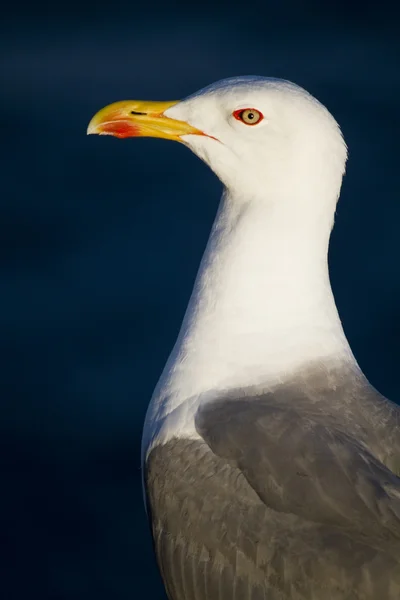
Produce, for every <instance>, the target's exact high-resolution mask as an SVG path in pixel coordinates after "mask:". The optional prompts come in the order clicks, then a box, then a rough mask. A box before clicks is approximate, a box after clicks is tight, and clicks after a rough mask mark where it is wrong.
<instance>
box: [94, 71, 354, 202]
mask: <svg viewBox="0 0 400 600" xmlns="http://www.w3.org/2000/svg"><path fill="white" fill-rule="evenodd" d="M87 133H88V134H99V135H111V136H115V137H118V138H128V137H143V136H148V137H159V138H165V139H169V140H175V141H178V142H181V143H183V144H185V145H186V146H187V147H189V148H190V149H191V150H192V151H193V152H194V153H195V154H197V155H198V156H199V157H200V158H201V159H202V160H203V161H204V162H206V163H207V164H208V165H209V166H210V168H211V169H212V170H213V171H214V172H215V174H216V175H217V176H218V177H219V178H220V180H221V181H222V182H223V183H224V185H225V186H226V188H228V190H230V191H234V192H235V195H236V197H237V198H246V199H249V198H260V197H262V198H263V199H264V201H268V199H272V198H274V199H275V200H277V199H279V197H288V196H290V191H291V190H294V189H296V190H298V191H300V192H301V191H302V190H303V188H304V195H307V189H309V188H310V186H311V187H313V186H314V188H318V190H319V188H321V190H320V191H321V192H326V190H327V189H328V188H329V189H330V190H331V191H332V193H331V194H329V196H330V197H332V198H333V203H334V204H335V203H336V200H337V197H338V195H339V190H340V184H341V180H342V176H343V173H344V169H345V162H346V156H347V151H346V145H345V143H344V141H343V138H342V135H341V132H340V129H339V126H338V124H337V123H336V121H335V119H334V118H333V117H332V115H331V114H330V113H329V111H328V110H327V109H326V108H325V107H324V106H323V105H322V104H321V103H320V102H318V101H317V100H316V99H315V98H314V97H313V96H311V95H310V94H309V93H308V92H306V91H305V90H304V89H302V88H301V87H299V86H297V85H295V84H293V83H291V82H288V81H285V80H281V79H272V78H265V77H252V76H250V77H236V78H230V79H224V80H222V81H219V82H217V83H214V84H212V85H210V86H208V87H206V88H204V89H202V90H200V91H199V92H196V93H195V94H192V95H191V96H188V97H187V98H185V99H183V100H181V101H171V102H147V101H136V100H132V101H131V100H128V101H122V102H115V103H113V104H110V105H109V106H106V107H105V108H103V109H102V110H100V111H99V112H98V113H97V114H95V116H94V117H93V118H92V120H91V121H90V123H89V126H88V130H87ZM299 195H301V193H300V194H299V193H298V194H297V196H299ZM325 195H327V194H325ZM313 196H314V194H313ZM271 201H272V200H271Z"/></svg>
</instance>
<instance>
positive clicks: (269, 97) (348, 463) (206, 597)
mask: <svg viewBox="0 0 400 600" xmlns="http://www.w3.org/2000/svg"><path fill="white" fill-rule="evenodd" d="M88 133H90V134H91V133H96V134H100V135H112V136H116V137H118V138H128V137H139V136H151V137H160V138H166V139H170V140H175V141H179V142H181V143H183V144H184V145H185V146H187V147H188V148H190V150H192V151H193V152H194V153H195V154H197V156H199V157H200V158H201V159H202V160H203V161H204V162H205V163H206V164H207V165H208V166H209V167H210V168H211V169H212V170H213V171H214V173H215V174H216V175H217V177H218V178H219V179H220V180H221V182H222V184H223V193H222V198H221V202H220V205H219V209H218V212H217V216H216V219H215V222H214V225H213V227H212V231H211V234H210V238H209V241H208V244H207V247H206V250H205V253H204V257H203V259H202V262H201V265H200V269H199V272H198V276H197V279H196V282H195V286H194V289H193V293H192V296H191V299H190V302H189V305H188V308H187V311H186V314H185V317H184V320H183V324H182V327H181V330H180V333H179V336H178V338H177V341H176V343H175V346H174V348H173V350H172V353H171V355H170V357H169V360H168V362H167V364H166V366H165V369H164V372H163V373H162V376H161V379H160V381H159V383H158V385H157V387H156V389H155V392H154V395H153V397H152V399H151V402H150V405H149V408H148V412H147V416H146V422H145V427H144V433H143V478H144V489H145V494H146V502H147V511H148V515H149V520H150V524H151V530H152V535H153V540H154V548H155V553H156V556H157V561H158V565H159V569H160V572H161V575H162V578H163V581H164V585H165V589H166V593H167V595H168V598H169V599H170V600H399V598H400V477H399V475H400V435H399V419H400V407H399V406H398V405H396V404H395V403H393V402H391V401H390V400H387V399H386V398H384V397H383V396H382V395H381V394H379V393H378V392H377V391H376V390H375V389H374V388H373V387H372V386H371V385H370V383H369V382H368V381H367V379H366V377H365V376H364V374H363V373H362V371H361V369H360V367H359V365H358V364H357V361H356V359H355V357H354V356H353V353H352V351H351V349H350V346H349V343H348V341H347V339H346V336H345V334H344V331H343V328H342V324H341V321H340V317H339V315H338V311H337V308H336V304H335V300H334V297H333V293H332V290H331V285H330V280H329V271H328V260H327V256H328V245H329V238H330V233H331V230H332V226H333V221H334V215H335V209H336V204H337V200H338V197H339V193H340V187H341V183H342V177H343V174H344V171H345V164H346V159H347V148H346V144H345V142H344V140H343V137H342V134H341V130H340V128H339V126H338V124H337V122H336V121H335V119H334V118H333V116H332V115H331V114H330V112H329V111H328V110H327V109H326V108H325V107H324V106H323V105H322V104H321V103H320V102H319V101H318V100H316V99H315V98H314V97H313V96H312V95H310V94H309V93H308V92H306V91H305V90H304V89H302V88H301V87H299V86H297V85H295V84H293V83H291V82H288V81H285V80H280V79H273V78H265V77H255V76H254V77H253V76H249V77H235V78H230V79H225V80H222V81H219V82H217V83H214V84H212V85H210V86H208V87H206V88H204V89H202V90H201V91H199V92H197V93H195V94H193V95H191V96H189V97H187V98H185V99H184V100H182V101H179V102H142V101H123V102H116V103H114V104H111V105H109V106H107V107H105V108H104V109H102V110H100V111H99V112H98V113H97V114H96V115H95V116H94V117H93V119H92V120H91V122H90V124H89V127H88Z"/></svg>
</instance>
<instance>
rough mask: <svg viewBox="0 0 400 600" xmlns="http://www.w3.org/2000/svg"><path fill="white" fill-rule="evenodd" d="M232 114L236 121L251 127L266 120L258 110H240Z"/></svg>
mask: <svg viewBox="0 0 400 600" xmlns="http://www.w3.org/2000/svg"><path fill="white" fill-rule="evenodd" d="M232 114H233V116H234V117H235V119H237V120H238V121H241V122H242V123H244V124H245V125H250V127H252V126H254V125H258V124H259V123H261V121H262V120H263V118H264V115H263V114H262V112H260V111H259V110H257V109H256V108H239V110H235V111H234V112H233V113H232Z"/></svg>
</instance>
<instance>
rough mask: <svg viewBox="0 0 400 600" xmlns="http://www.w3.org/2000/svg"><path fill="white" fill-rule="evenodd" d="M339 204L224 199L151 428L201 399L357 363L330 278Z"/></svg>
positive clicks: (158, 391) (151, 416)
mask: <svg viewBox="0 0 400 600" xmlns="http://www.w3.org/2000/svg"><path fill="white" fill-rule="evenodd" d="M336 196H337V194H335V197H332V199H330V202H331V204H332V208H331V210H327V206H326V203H323V205H321V207H320V210H318V209H316V206H318V205H316V202H318V201H319V202H321V199H320V198H319V199H316V198H310V201H309V202H305V201H304V198H302V199H301V202H300V201H299V203H298V204H296V203H295V202H293V198H291V202H290V203H289V202H288V203H285V199H284V198H280V199H278V201H277V202H276V201H275V202H266V201H265V197H264V198H262V199H260V200H258V199H257V198H252V199H251V201H247V202H246V201H243V200H242V199H241V198H238V197H235V196H234V195H232V194H229V193H228V192H225V194H224V196H223V198H222V201H221V205H220V208H219V211H218V215H217V218H216V220H215V223H214V226H213V230H212V233H211V236H210V240H209V242H208V246H207V249H206V252H205V254H204V257H203V261H202V264H201V267H200V271H199V274H198V277H197V281H196V284H195V288H194V291H193V294H192V297H191V300H190V303H189V306H188V309H187V313H186V316H185V319H184V322H183V325H182V328H181V331H180V334H179V337H178V340H177V342H176V345H175V347H174V350H173V352H172V354H171V356H170V359H169V361H168V363H167V365H166V368H165V371H164V373H163V376H162V378H161V380H160V382H159V385H158V387H157V389H156V391H155V394H154V397H153V401H152V407H151V408H150V411H149V414H148V421H149V420H150V421H152V422H153V423H154V421H157V420H159V419H165V418H166V416H167V415H168V414H170V413H172V412H173V411H175V412H176V409H177V407H179V406H181V405H182V404H183V403H185V401H187V400H188V399H190V400H191V402H192V403H193V398H198V397H199V396H200V395H201V394H204V393H210V392H211V393H213V392H215V391H217V392H218V391H222V390H227V389H234V388H248V387H252V388H253V389H260V388H268V387H270V386H271V385H274V384H276V383H279V381H280V380H283V379H285V378H286V377H285V375H287V376H290V374H291V373H292V372H293V371H294V370H295V369H296V368H298V367H300V366H301V365H302V364H307V363H308V362H315V361H330V360H331V359H332V358H334V359H336V360H337V359H339V360H345V361H354V358H353V356H352V354H351V350H350V348H349V346H348V343H347V340H346V338H345V335H344V333H343V329H342V326H341V323H340V319H339V316H338V313H337V310H336V306H335V302H334V298H333V295H332V291H331V287H330V283H329V274H328V263H327V253H328V243H329V236H330V231H331V227H332V221H333V213H334V206H335V203H336ZM296 206H298V207H299V209H298V210H297V209H296ZM307 206H308V207H309V209H310V210H307ZM300 207H301V210H300ZM305 212H306V213H307V214H305Z"/></svg>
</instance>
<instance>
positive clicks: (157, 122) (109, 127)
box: [87, 100, 205, 142]
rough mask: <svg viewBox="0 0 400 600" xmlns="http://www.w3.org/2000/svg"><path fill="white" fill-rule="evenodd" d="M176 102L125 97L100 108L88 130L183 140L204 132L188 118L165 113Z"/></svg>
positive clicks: (116, 135)
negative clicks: (125, 98)
mask: <svg viewBox="0 0 400 600" xmlns="http://www.w3.org/2000/svg"><path fill="white" fill-rule="evenodd" d="M175 104H177V101H174V102H145V101H139V100H124V101H122V102H114V104H109V105H108V106H106V107H105V108H102V109H101V110H99V112H98V113H96V114H95V115H94V117H93V119H92V120H91V121H90V123H89V126H88V129H87V133H88V134H92V133H97V134H99V135H113V136H115V137H118V138H127V137H159V138H166V139H168V140H175V141H178V142H179V141H181V136H182V135H189V134H193V135H205V134H204V133H203V132H202V131H200V130H199V129H196V128H195V127H192V125H189V124H188V123H185V121H177V120H175V119H170V118H169V117H166V116H164V112H165V111H166V110H167V109H168V108H171V106H174V105H175Z"/></svg>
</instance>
